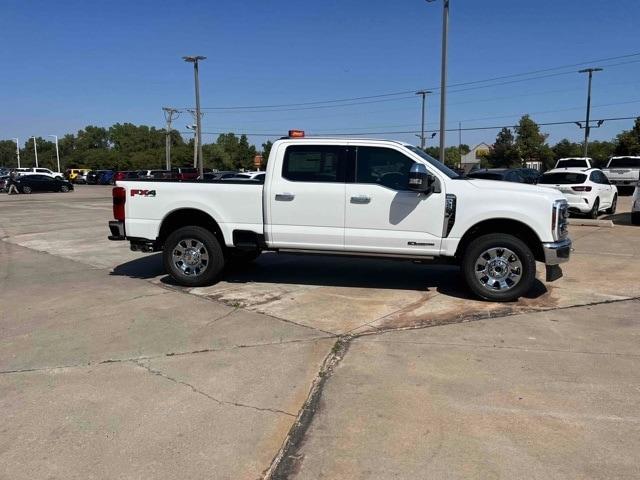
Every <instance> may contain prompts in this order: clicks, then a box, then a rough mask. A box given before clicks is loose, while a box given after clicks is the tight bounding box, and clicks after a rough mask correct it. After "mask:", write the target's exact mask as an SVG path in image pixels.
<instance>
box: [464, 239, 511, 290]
mask: <svg viewBox="0 0 640 480" xmlns="http://www.w3.org/2000/svg"><path fill="white" fill-rule="evenodd" d="M474 270H475V275H476V278H477V280H478V281H479V282H480V284H481V285H482V286H483V287H484V288H486V289H488V290H490V291H493V292H506V291H508V290H511V289H512V288H514V287H515V286H516V285H517V284H518V283H520V280H521V279H522V261H521V260H520V258H519V257H518V255H516V254H515V253H514V252H513V251H512V250H509V249H508V248H501V247H493V248H489V249H488V250H485V251H484V252H482V253H481V254H480V256H479V257H478V258H477V259H476V261H475V269H474Z"/></svg>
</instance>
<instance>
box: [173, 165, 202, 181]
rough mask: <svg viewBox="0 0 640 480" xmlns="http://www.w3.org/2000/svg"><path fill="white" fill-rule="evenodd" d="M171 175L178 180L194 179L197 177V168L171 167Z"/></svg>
mask: <svg viewBox="0 0 640 480" xmlns="http://www.w3.org/2000/svg"><path fill="white" fill-rule="evenodd" d="M171 172H172V177H173V178H177V179H178V180H195V179H196V178H198V169H197V168H193V167H176V168H172V169H171Z"/></svg>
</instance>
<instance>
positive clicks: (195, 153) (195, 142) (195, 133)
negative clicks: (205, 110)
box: [187, 124, 198, 168]
mask: <svg viewBox="0 0 640 480" xmlns="http://www.w3.org/2000/svg"><path fill="white" fill-rule="evenodd" d="M187 128H188V129H189V130H193V167H194V168H197V167H198V127H197V126H196V125H195V124H193V125H187Z"/></svg>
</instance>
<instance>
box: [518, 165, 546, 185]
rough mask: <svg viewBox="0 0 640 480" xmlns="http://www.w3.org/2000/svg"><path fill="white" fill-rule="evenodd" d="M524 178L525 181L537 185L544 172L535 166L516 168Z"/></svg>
mask: <svg viewBox="0 0 640 480" xmlns="http://www.w3.org/2000/svg"><path fill="white" fill-rule="evenodd" d="M516 170H518V172H520V175H522V178H524V183H530V184H531V185H535V184H537V183H538V182H539V181H540V177H541V176H542V173H541V172H540V171H539V170H536V169H535V168H518V169H516Z"/></svg>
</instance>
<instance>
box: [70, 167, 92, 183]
mask: <svg viewBox="0 0 640 480" xmlns="http://www.w3.org/2000/svg"><path fill="white" fill-rule="evenodd" d="M90 171H91V169H89V168H81V169H79V171H78V174H77V175H76V177H75V181H74V183H82V184H86V183H87V175H88V174H89V172H90Z"/></svg>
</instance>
